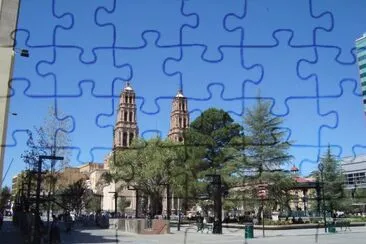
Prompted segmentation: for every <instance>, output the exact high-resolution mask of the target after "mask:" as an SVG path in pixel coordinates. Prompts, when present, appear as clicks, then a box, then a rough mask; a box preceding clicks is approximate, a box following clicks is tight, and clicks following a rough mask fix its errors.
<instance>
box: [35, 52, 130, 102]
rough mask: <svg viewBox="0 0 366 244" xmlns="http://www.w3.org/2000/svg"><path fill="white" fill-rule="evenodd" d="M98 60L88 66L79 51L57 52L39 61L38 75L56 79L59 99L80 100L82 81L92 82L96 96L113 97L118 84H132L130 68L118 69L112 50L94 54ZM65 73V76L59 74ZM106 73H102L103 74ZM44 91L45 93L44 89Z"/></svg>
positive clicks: (119, 66)
mask: <svg viewBox="0 0 366 244" xmlns="http://www.w3.org/2000/svg"><path fill="white" fill-rule="evenodd" d="M95 54H96V56H97V59H96V60H95V61H94V62H92V63H89V64H86V63H82V62H80V60H79V55H80V53H79V50H78V49H77V48H59V47H58V48H55V51H54V53H53V55H52V56H50V57H49V58H48V59H45V60H42V61H39V65H38V67H37V68H38V72H39V73H40V74H41V75H42V76H44V77H54V79H55V80H56V79H57V82H55V85H54V86H55V88H54V89H55V90H56V91H57V96H65V97H77V96H80V95H81V94H80V93H79V92H80V89H79V88H78V87H79V86H80V82H81V81H92V82H93V86H95V89H93V91H92V92H93V95H95V96H111V95H112V89H113V86H114V83H115V82H116V80H129V79H130V78H131V66H129V65H127V64H126V65H116V64H115V62H114V57H115V56H114V52H113V50H112V49H98V50H95ZM59 70H65V72H59ZM101 70H103V72H101ZM42 90H44V89H42Z"/></svg>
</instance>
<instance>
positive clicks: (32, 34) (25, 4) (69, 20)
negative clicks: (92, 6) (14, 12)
mask: <svg viewBox="0 0 366 244" xmlns="http://www.w3.org/2000/svg"><path fill="white" fill-rule="evenodd" d="M55 1H56V0H37V1H21V5H20V8H19V9H20V10H19V22H18V27H17V29H21V30H23V31H26V32H27V33H28V34H29V39H28V40H27V43H26V44H27V46H28V47H50V46H54V45H55V44H56V37H55V32H56V31H57V30H58V29H66V30H67V29H71V28H72V27H73V15H72V14H70V13H65V14H59V13H58V11H57V5H56V3H55ZM73 3H74V2H73ZM40 9H42V11H40Z"/></svg>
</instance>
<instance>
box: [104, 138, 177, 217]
mask: <svg viewBox="0 0 366 244" xmlns="http://www.w3.org/2000/svg"><path fill="white" fill-rule="evenodd" d="M115 153H116V155H115V157H114V158H112V161H111V170H110V171H111V172H110V174H111V177H113V179H115V180H117V181H118V180H122V181H126V179H128V180H129V182H128V184H130V185H133V186H134V187H136V188H137V189H138V190H139V191H140V193H142V194H143V195H145V196H148V197H149V198H150V204H151V211H152V213H153V214H161V213H162V199H163V198H165V197H166V196H165V195H164V194H165V189H166V186H167V185H168V184H169V185H170V186H171V188H172V190H173V189H175V181H174V180H173V178H174V176H175V175H176V174H177V172H178V171H179V170H177V168H176V167H177V165H178V164H179V163H180V162H179V160H178V157H177V154H176V152H175V147H174V146H173V143H172V142H170V141H168V140H165V141H163V140H161V139H160V138H153V139H150V140H147V141H145V140H143V139H135V140H134V141H133V142H132V145H131V147H130V148H129V149H128V150H122V151H116V152H115Z"/></svg>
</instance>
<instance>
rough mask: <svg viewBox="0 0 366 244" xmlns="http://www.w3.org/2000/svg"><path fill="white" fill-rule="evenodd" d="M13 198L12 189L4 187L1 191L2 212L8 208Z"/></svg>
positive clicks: (0, 206)
mask: <svg viewBox="0 0 366 244" xmlns="http://www.w3.org/2000/svg"><path fill="white" fill-rule="evenodd" d="M10 198H11V193H10V188H9V187H7V186H4V187H3V188H2V189H1V193H0V210H2V209H4V208H6V207H7V206H8V202H9V200H10Z"/></svg>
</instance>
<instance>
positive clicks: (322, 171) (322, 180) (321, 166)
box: [318, 163, 327, 232]
mask: <svg viewBox="0 0 366 244" xmlns="http://www.w3.org/2000/svg"><path fill="white" fill-rule="evenodd" d="M318 169H319V171H320V177H321V184H322V187H321V189H322V202H323V204H322V206H323V218H324V231H325V232H327V217H326V213H325V197H324V165H323V164H322V163H319V166H318Z"/></svg>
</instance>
